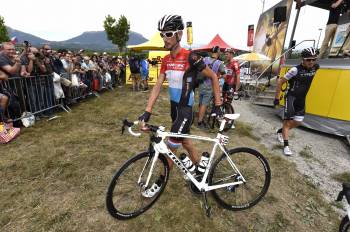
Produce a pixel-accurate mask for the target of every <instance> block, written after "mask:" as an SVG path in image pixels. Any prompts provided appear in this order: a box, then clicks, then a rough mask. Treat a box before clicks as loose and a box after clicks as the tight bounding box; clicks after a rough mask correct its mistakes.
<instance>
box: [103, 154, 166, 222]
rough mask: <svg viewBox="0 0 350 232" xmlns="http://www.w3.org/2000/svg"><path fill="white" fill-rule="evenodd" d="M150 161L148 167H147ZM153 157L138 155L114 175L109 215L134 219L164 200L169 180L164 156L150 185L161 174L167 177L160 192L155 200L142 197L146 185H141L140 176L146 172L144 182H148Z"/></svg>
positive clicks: (156, 166) (110, 186)
mask: <svg viewBox="0 0 350 232" xmlns="http://www.w3.org/2000/svg"><path fill="white" fill-rule="evenodd" d="M147 160H148V161H149V163H148V165H146V167H145V164H146V162H147ZM151 160H152V155H151V154H150V153H149V152H144V153H141V154H138V155H136V156H134V157H132V158H131V159H129V160H128V161H127V162H126V163H125V164H124V165H123V166H122V167H121V168H120V169H119V170H118V171H117V172H116V174H115V175H114V177H113V179H112V181H111V183H110V185H109V187H108V190H107V195H106V205H107V210H108V212H109V213H110V214H111V215H112V216H113V217H115V218H117V219H121V220H124V219H130V218H134V217H136V216H138V215H140V214H142V213H144V212H145V211H146V210H148V209H149V208H150V207H151V206H152V205H153V204H154V203H155V202H156V201H157V200H158V198H159V197H160V195H161V194H162V192H163V191H164V188H165V186H166V183H167V180H168V177H169V166H168V163H167V161H166V159H165V157H164V156H163V155H160V156H159V157H158V160H157V162H156V165H155V168H154V170H153V173H152V176H151V179H150V182H149V185H148V186H151V185H152V184H153V183H155V182H156V180H157V179H158V178H159V176H160V175H163V176H164V182H163V184H162V185H161V189H160V190H159V192H158V193H157V194H156V195H155V196H153V197H151V198H145V197H144V196H142V194H141V191H143V190H144V189H143V188H142V184H140V183H138V179H139V177H140V174H141V173H142V170H144V172H143V176H142V178H141V181H142V182H143V183H145V182H146V178H147V175H148V171H149V167H150V166H151V165H150V164H151V162H150V161H151Z"/></svg>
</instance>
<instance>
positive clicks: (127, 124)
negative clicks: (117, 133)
mask: <svg viewBox="0 0 350 232" xmlns="http://www.w3.org/2000/svg"><path fill="white" fill-rule="evenodd" d="M133 125H134V123H132V122H129V121H128V120H127V119H124V120H123V126H122V134H124V131H125V127H126V126H127V127H131V126H133Z"/></svg>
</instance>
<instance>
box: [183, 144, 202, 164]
mask: <svg viewBox="0 0 350 232" xmlns="http://www.w3.org/2000/svg"><path fill="white" fill-rule="evenodd" d="M182 145H183V146H184V148H185V149H186V151H188V155H189V157H190V159H191V160H192V162H193V163H194V164H195V165H197V164H198V163H199V161H200V157H199V155H198V150H197V149H196V148H195V146H194V145H193V143H192V140H191V139H183V141H182Z"/></svg>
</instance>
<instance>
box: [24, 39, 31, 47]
mask: <svg viewBox="0 0 350 232" xmlns="http://www.w3.org/2000/svg"><path fill="white" fill-rule="evenodd" d="M23 44H24V46H26V47H30V46H31V44H30V43H29V42H28V41H27V40H24V41H23Z"/></svg>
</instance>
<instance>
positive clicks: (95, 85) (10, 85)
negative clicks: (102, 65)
mask: <svg viewBox="0 0 350 232" xmlns="http://www.w3.org/2000/svg"><path fill="white" fill-rule="evenodd" d="M76 75H77V76H76V77H74V78H77V80H75V81H74V82H75V85H72V83H73V80H72V74H69V73H63V74H61V75H60V79H59V80H58V81H57V82H55V83H54V75H39V76H30V77H12V78H10V79H8V80H7V81H1V82H0V93H5V94H7V95H9V96H10V98H12V99H11V100H9V106H8V110H7V116H8V118H11V119H12V120H13V121H18V120H20V119H22V118H24V117H28V116H30V114H29V115H24V114H23V113H24V112H30V113H31V114H32V115H38V114H41V113H48V114H51V113H52V111H53V109H55V108H61V109H62V110H64V111H66V112H69V111H71V109H70V108H69V106H68V105H72V104H75V103H77V102H78V100H80V99H84V98H86V97H87V96H90V95H95V96H99V95H98V93H97V92H99V91H101V90H103V89H113V87H112V85H113V84H115V83H116V81H117V79H116V78H117V76H113V77H111V78H109V80H107V79H108V78H106V75H105V74H102V73H100V72H97V71H92V70H90V71H88V72H86V73H85V74H79V75H78V74H76ZM55 84H57V85H59V88H62V91H63V94H62V95H61V96H57V95H55V88H54V85H55ZM56 91H57V90H56ZM10 98H9V99H10Z"/></svg>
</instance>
